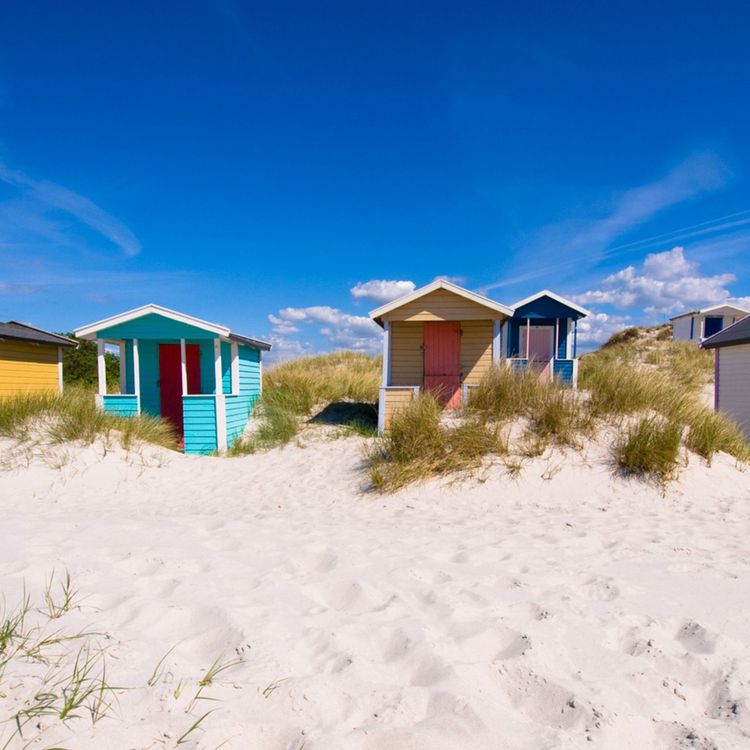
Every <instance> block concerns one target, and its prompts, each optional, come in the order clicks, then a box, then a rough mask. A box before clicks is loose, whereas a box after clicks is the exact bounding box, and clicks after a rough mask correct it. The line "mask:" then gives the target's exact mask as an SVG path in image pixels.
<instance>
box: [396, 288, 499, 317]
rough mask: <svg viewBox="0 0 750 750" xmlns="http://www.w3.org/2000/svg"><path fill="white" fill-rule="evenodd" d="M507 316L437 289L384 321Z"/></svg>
mask: <svg viewBox="0 0 750 750" xmlns="http://www.w3.org/2000/svg"><path fill="white" fill-rule="evenodd" d="M504 318H505V316H504V315H503V314H502V313H499V312H497V311H496V310H491V309H490V308H488V307H484V306H483V305H480V304H478V303H477V302H472V301H471V300H468V299H464V298H463V297H461V296H459V295H457V294H454V293H453V292H449V291H447V290H446V289H437V290H436V291H434V292H430V293H429V294H425V296H424V297H420V298H419V299H416V300H414V301H413V302H407V303H406V304H405V305H402V306H401V307H398V308H396V309H395V310H392V311H391V312H389V313H386V314H385V315H384V316H383V320H391V321H399V320H400V321H426V320H502V319H504Z"/></svg>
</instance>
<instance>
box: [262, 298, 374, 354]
mask: <svg viewBox="0 0 750 750" xmlns="http://www.w3.org/2000/svg"><path fill="white" fill-rule="evenodd" d="M268 322H269V323H271V325H272V327H273V333H274V334H275V335H277V336H287V335H290V334H292V333H298V332H299V331H300V330H301V328H300V326H302V325H311V326H315V325H318V326H320V328H319V329H318V330H319V332H320V334H321V335H322V336H324V337H325V338H326V339H327V340H328V341H329V342H330V343H331V344H333V345H335V346H337V347H343V348H347V349H356V350H359V351H365V352H377V351H379V350H380V345H381V336H382V330H381V329H380V326H378V325H377V323H374V322H373V321H372V320H370V318H367V317H364V316H361V315H351V314H350V313H346V312H343V311H342V310H339V309H338V308H335V307H329V306H327V305H317V306H312V307H284V308H282V309H281V310H279V314H278V315H269V316H268Z"/></svg>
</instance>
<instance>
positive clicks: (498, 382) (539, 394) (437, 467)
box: [369, 326, 750, 491]
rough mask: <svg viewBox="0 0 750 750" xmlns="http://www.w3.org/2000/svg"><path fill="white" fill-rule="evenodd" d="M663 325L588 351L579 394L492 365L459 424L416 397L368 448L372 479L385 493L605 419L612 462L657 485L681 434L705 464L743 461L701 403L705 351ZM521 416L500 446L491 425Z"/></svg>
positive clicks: (528, 451) (578, 442) (574, 438)
mask: <svg viewBox="0 0 750 750" xmlns="http://www.w3.org/2000/svg"><path fill="white" fill-rule="evenodd" d="M665 332H666V334H665ZM669 332H670V329H669V328H668V327H663V326H662V327H657V328H651V329H648V328H639V329H629V330H628V331H625V332H623V333H622V335H620V336H618V337H617V338H616V339H615V340H614V341H612V342H611V343H609V344H608V345H607V346H606V347H603V348H602V349H600V350H599V351H597V352H594V353H592V354H589V355H586V356H585V357H583V358H582V360H581V364H580V375H579V388H580V391H578V392H576V391H574V390H572V389H570V388H566V387H564V386H562V385H560V384H559V383H557V382H552V383H545V382H540V381H539V379H538V378H537V377H536V376H535V375H533V374H532V373H528V372H514V371H513V370H511V369H510V368H508V367H505V366H500V367H496V368H493V369H492V370H490V371H489V372H488V373H487V375H486V376H485V377H484V379H483V380H482V382H481V384H480V385H479V386H478V387H476V388H472V389H471V390H470V402H469V405H468V407H467V409H466V412H465V415H464V419H465V423H464V425H462V426H461V427H454V428H447V427H445V426H442V425H441V424H440V412H439V408H438V407H437V405H436V404H435V403H434V401H431V400H430V399H429V398H428V397H420V399H419V400H417V401H415V402H413V403H412V404H411V405H410V406H409V407H408V408H407V409H404V410H403V411H402V412H401V413H399V414H398V415H397V417H396V418H395V419H394V421H393V424H392V426H391V429H390V430H389V431H388V432H387V433H386V435H384V436H383V437H382V438H381V439H380V440H379V441H378V444H377V446H376V448H375V449H374V450H373V452H372V453H371V455H370V458H369V469H370V478H371V480H372V484H373V486H374V487H375V488H377V489H382V490H387V491H391V490H393V489H397V488H399V487H402V486H404V485H406V484H408V483H410V482H414V481H421V480H423V479H426V478H428V477H430V476H440V475H444V474H448V473H451V472H454V471H457V472H461V471H466V470H471V469H473V468H475V467H476V466H478V465H479V464H480V463H481V461H482V459H483V458H484V457H485V456H487V455H489V454H492V453H503V454H508V453H510V454H512V456H515V457H517V458H519V459H528V458H536V457H539V456H541V455H543V454H544V453H545V451H546V450H547V449H548V448H549V447H550V446H561V447H572V448H575V449H579V448H581V447H582V446H583V444H584V439H585V438H589V437H593V436H595V435H596V434H597V432H599V431H600V428H602V427H606V426H614V427H615V429H616V430H619V438H616V440H615V443H614V445H613V463H614V466H615V467H616V468H617V469H619V470H620V471H623V472H625V473H628V474H633V475H637V476H641V477H643V478H645V479H649V480H654V481H656V482H658V483H660V484H664V483H665V482H667V481H669V480H670V479H673V478H675V477H676V476H677V472H678V468H679V461H678V457H679V450H680V446H681V445H682V444H683V438H684V445H685V447H686V448H688V449H689V450H691V451H693V452H694V453H697V454H698V455H700V456H703V457H704V458H705V459H706V460H707V461H708V462H709V463H710V462H711V460H712V458H713V456H714V454H715V453H717V452H719V451H722V452H724V453H728V454H730V455H732V456H734V457H736V458H737V459H738V460H740V461H747V460H750V446H748V443H747V441H746V440H745V438H744V437H743V435H742V433H741V432H740V431H739V429H738V428H737V426H736V425H734V424H733V423H732V422H731V421H730V420H729V419H727V418H726V417H725V416H724V415H722V414H720V413H719V414H716V413H714V412H713V411H711V410H710V409H708V408H707V407H705V406H703V405H702V403H701V399H700V396H701V391H702V390H703V388H704V387H705V386H706V384H708V383H709V382H710V378H711V374H712V371H713V366H712V360H711V356H710V354H708V353H706V352H704V351H702V350H701V349H699V348H698V347H696V346H694V345H692V344H682V343H675V342H672V341H667V340H665V339H666V337H668V335H669ZM518 421H520V422H521V425H524V424H525V425H526V429H525V430H524V431H523V433H522V437H521V439H520V440H519V441H517V442H516V444H514V445H510V446H508V445H506V446H505V448H504V450H501V449H499V448H498V444H499V439H498V426H500V425H503V424H510V423H515V422H518ZM460 430H463V431H464V432H463V434H462V433H461V432H460ZM459 437H460V440H461V441H464V442H465V445H461V444H459ZM505 461H506V464H507V463H508V462H509V463H510V464H512V465H513V467H514V471H513V473H514V475H516V474H517V473H518V471H520V466H521V463H520V461H516V460H515V459H513V458H512V457H511V458H508V457H507V456H506V457H505Z"/></svg>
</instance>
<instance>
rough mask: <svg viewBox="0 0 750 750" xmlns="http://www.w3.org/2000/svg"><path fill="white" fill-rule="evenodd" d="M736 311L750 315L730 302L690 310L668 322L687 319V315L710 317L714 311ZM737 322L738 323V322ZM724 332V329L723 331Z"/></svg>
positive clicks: (747, 311) (748, 311) (749, 311)
mask: <svg viewBox="0 0 750 750" xmlns="http://www.w3.org/2000/svg"><path fill="white" fill-rule="evenodd" d="M722 309H727V310H736V311H737V312H739V313H742V314H743V315H748V314H750V310H748V309H747V308H744V307H740V306H739V305H734V304H732V303H730V302H721V303H719V304H718V305H711V307H704V308H703V309H702V310H690V311H689V312H684V313H680V314H679V315H675V316H674V317H673V318H670V320H677V319H678V318H687V317H688V316H689V315H710V314H711V313H712V312H714V311H715V310H722ZM738 322H739V321H738ZM724 330H726V328H725V329H724Z"/></svg>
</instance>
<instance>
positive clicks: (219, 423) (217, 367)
mask: <svg viewBox="0 0 750 750" xmlns="http://www.w3.org/2000/svg"><path fill="white" fill-rule="evenodd" d="M214 380H215V382H216V449H217V450H218V451H225V450H226V449H227V418H226V402H225V401H224V388H223V386H222V382H221V341H220V340H219V339H214Z"/></svg>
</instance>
